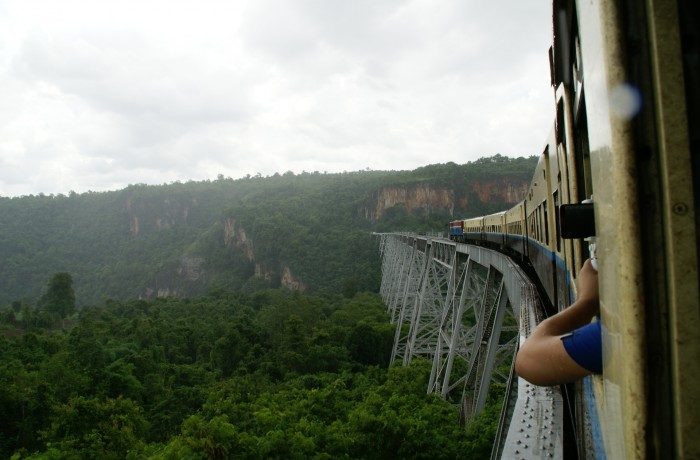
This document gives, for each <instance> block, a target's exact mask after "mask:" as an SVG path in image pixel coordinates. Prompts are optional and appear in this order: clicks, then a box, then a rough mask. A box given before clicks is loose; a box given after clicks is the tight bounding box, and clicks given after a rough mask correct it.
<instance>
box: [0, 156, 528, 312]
mask: <svg viewBox="0 0 700 460" xmlns="http://www.w3.org/2000/svg"><path fill="white" fill-rule="evenodd" d="M535 163H536V158H535V157H531V158H527V159H526V158H519V159H510V158H506V157H502V156H495V157H490V158H484V159H481V160H478V161H475V162H472V163H468V164H465V165H456V164H453V163H450V164H442V165H431V166H426V167H423V168H419V169H416V170H414V171H388V172H387V171H360V172H352V173H343V174H322V173H318V172H313V173H303V174H297V175H295V174H293V173H291V172H289V173H285V174H282V175H278V174H276V175H274V176H271V177H246V178H242V179H237V180H232V179H227V178H224V177H219V179H217V180H215V181H204V182H187V183H174V184H169V185H162V186H146V185H132V186H129V187H127V188H126V189H124V190H120V191H115V192H104V193H83V194H75V193H71V194H69V195H68V196H63V195H58V196H44V195H39V196H28V197H20V198H0V260H2V261H3V263H2V264H0V306H1V305H9V304H10V303H11V302H19V304H22V303H24V304H33V303H35V302H36V301H37V299H38V298H39V297H40V295H41V294H42V289H43V287H44V286H45V284H46V281H47V280H48V279H49V278H50V277H51V275H52V274H53V273H56V272H65V273H69V274H70V275H71V276H72V278H73V280H74V286H75V293H76V300H77V303H78V305H79V306H85V305H91V304H98V303H101V302H103V301H104V300H107V299H115V300H120V299H134V298H143V299H153V298H156V297H167V296H179V297H186V296H196V295H204V294H207V293H209V292H216V291H217V290H243V291H246V292H253V291H255V290H257V289H259V288H265V287H277V286H280V285H282V286H286V287H289V288H292V289H298V290H302V291H310V292H324V291H325V292H350V293H351V292H354V291H357V290H369V291H372V290H376V289H377V287H378V281H379V271H378V270H379V265H378V254H377V248H376V241H374V240H373V239H372V236H371V232H372V231H385V230H401V229H405V230H433V231H441V230H443V229H444V226H445V224H446V222H447V221H448V220H450V219H452V218H454V217H456V216H458V217H468V216H473V215H479V214H483V213H487V212H493V211H497V210H501V209H504V208H506V207H508V206H510V205H511V204H513V203H514V202H516V201H517V200H519V199H521V198H522V196H521V195H522V192H523V191H524V189H525V187H526V184H527V183H528V182H529V180H530V178H531V174H532V171H533V170H534V167H535Z"/></svg>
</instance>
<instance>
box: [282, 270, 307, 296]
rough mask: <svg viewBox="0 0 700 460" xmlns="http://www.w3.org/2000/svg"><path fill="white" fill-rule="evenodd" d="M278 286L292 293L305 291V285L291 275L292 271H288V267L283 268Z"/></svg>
mask: <svg viewBox="0 0 700 460" xmlns="http://www.w3.org/2000/svg"><path fill="white" fill-rule="evenodd" d="M280 284H281V285H282V286H284V287H286V288H287V289H291V290H293V291H301V292H304V291H306V289H307V287H306V284H304V282H303V281H301V280H300V279H297V278H295V277H294V275H292V271H291V270H290V269H289V267H283V269H282V278H281V279H280Z"/></svg>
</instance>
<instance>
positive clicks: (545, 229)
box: [542, 200, 549, 246]
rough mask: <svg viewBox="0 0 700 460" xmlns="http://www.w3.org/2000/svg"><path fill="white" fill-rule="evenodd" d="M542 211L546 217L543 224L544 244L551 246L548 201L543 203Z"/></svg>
mask: <svg viewBox="0 0 700 460" xmlns="http://www.w3.org/2000/svg"><path fill="white" fill-rule="evenodd" d="M542 211H543V215H544V220H543V222H542V223H543V224H544V242H545V244H546V245H547V246H549V225H548V222H549V220H548V219H547V200H544V201H543V202H542Z"/></svg>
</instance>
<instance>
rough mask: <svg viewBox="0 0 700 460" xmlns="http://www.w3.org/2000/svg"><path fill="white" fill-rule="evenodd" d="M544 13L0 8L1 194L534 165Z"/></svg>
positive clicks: (547, 119) (11, 1)
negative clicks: (513, 159) (219, 177)
mask: <svg viewBox="0 0 700 460" xmlns="http://www.w3.org/2000/svg"><path fill="white" fill-rule="evenodd" d="M504 3H505V4H504ZM549 18H550V11H549V7H548V6H547V5H546V4H545V2H538V1H535V0H527V1H524V0H523V1H516V0H509V1H507V2H498V3H494V2H487V1H484V0H466V1H465V0H462V1H458V0H440V1H436V0H404V1H395V0H358V1H353V2H347V1H344V0H295V1H284V2H280V1H272V0H255V1H252V0H250V1H235V2H234V1H217V0H206V1H194V0H178V1H168V2H166V1H163V0H154V1H149V2H138V1H136V0H124V1H120V2H116V1H104V2H88V3H85V2H81V1H78V0H66V1H65V2H60V4H57V3H56V2H52V1H49V0H21V1H20V0H6V1H5V2H3V3H2V8H0V87H2V88H4V90H5V91H4V92H7V94H3V97H2V98H0V139H2V141H1V142H0V195H15V194H23V193H37V192H45V193H49V192H66V191H67V190H70V189H73V190H76V191H81V190H87V189H92V190H103V189H107V188H115V187H123V186H125V185H127V184H128V183H133V182H147V183H162V182H167V181H170V180H186V179H188V178H194V179H201V178H206V177H215V176H216V174H218V173H223V174H224V175H227V176H233V177H239V176H243V175H245V174H255V173H256V172H261V173H262V174H273V173H275V172H283V171H286V170H293V171H297V172H299V171H301V170H307V171H313V170H318V171H342V170H355V169H361V168H365V167H371V168H372V169H406V168H414V167H417V166H420V165H423V164H427V163H434V162H446V161H455V162H458V163H462V162H465V161H469V160H473V159H475V158H477V157H479V156H481V155H485V154H492V153H502V154H512V155H525V154H537V153H539V151H540V149H541V146H542V143H543V140H544V136H545V134H547V132H548V130H549V126H550V125H549V124H550V123H551V119H552V114H553V108H552V107H551V105H552V104H551V99H552V97H551V89H550V88H549V81H548V78H549V70H548V62H547V47H548V46H549V42H550V37H551V29H550V25H549V22H550V19H549Z"/></svg>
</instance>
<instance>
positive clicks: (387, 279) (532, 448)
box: [377, 233, 563, 458]
mask: <svg viewBox="0 0 700 460" xmlns="http://www.w3.org/2000/svg"><path fill="white" fill-rule="evenodd" d="M377 236H379V239H380V242H379V248H380V253H381V257H382V282H381V288H380V293H381V296H382V298H383V299H384V302H385V303H386V305H387V308H388V312H389V314H390V317H391V322H392V324H395V326H396V332H395V336H394V345H393V349H392V353H391V362H392V363H394V362H397V361H399V362H401V363H403V364H404V365H407V364H408V363H410V362H411V360H412V359H413V358H416V357H421V358H424V359H427V360H429V361H431V362H432V370H431V373H430V379H429V383H428V388H427V392H428V393H435V394H439V395H440V396H441V397H442V398H444V399H446V400H447V401H450V402H452V403H453V404H455V405H457V406H458V407H459V410H460V420H461V422H462V423H467V422H469V421H470V420H471V419H472V418H473V417H475V416H476V415H478V414H479V412H480V411H481V410H483V408H484V406H485V405H486V401H487V396H488V393H489V389H490V388H491V386H492V383H500V384H502V385H505V388H506V397H505V401H504V404H503V410H502V413H501V420H500V424H499V429H498V433H497V436H496V440H495V443H494V449H493V452H492V457H493V458H501V457H502V458H562V456H563V429H562V427H563V398H562V394H561V392H560V389H559V387H538V386H534V385H531V384H529V383H528V382H526V381H525V380H523V379H521V378H519V377H517V376H515V375H514V373H513V370H512V361H513V356H514V353H515V352H516V350H517V345H518V344H519V343H521V342H522V341H523V340H524V339H525V337H527V336H528V335H529V333H530V331H531V329H532V328H534V326H535V325H536V324H537V323H538V322H539V321H540V319H541V317H542V311H543V310H542V306H541V303H540V299H539V295H538V293H537V288H536V286H535V285H534V284H533V283H532V281H530V280H529V279H528V277H527V276H526V275H525V273H524V272H523V271H522V269H521V268H520V267H519V266H518V265H517V264H515V263H514V262H513V261H512V260H511V259H510V258H509V257H508V256H506V255H504V254H502V253H500V252H497V251H494V250H492V249H488V248H485V247H482V246H475V245H470V244H461V243H456V242H454V241H450V240H449V239H446V238H443V237H440V236H426V235H417V234H413V233H381V234H377Z"/></svg>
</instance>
